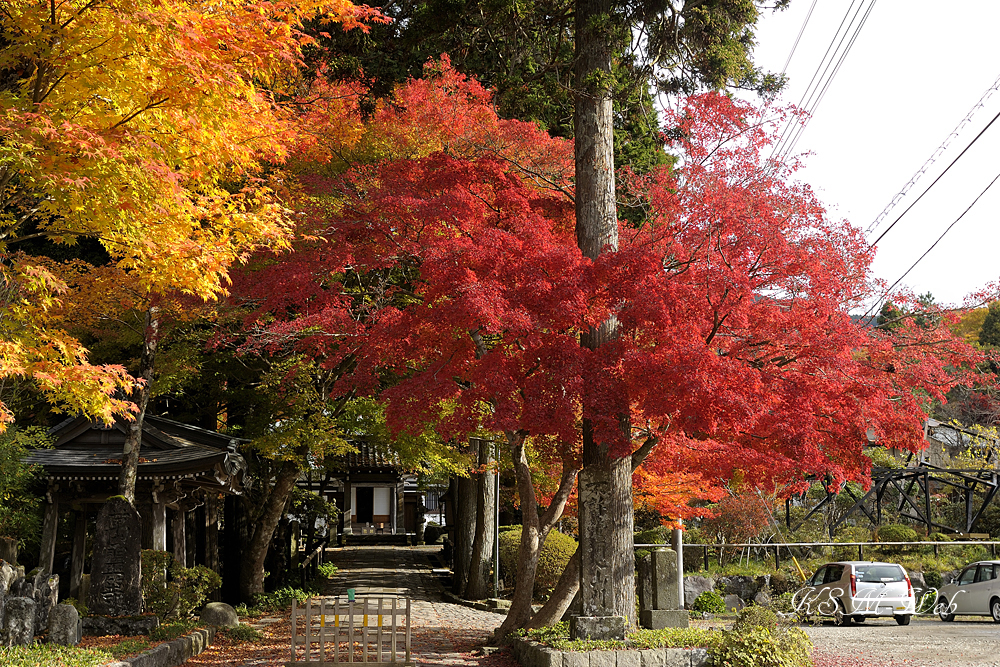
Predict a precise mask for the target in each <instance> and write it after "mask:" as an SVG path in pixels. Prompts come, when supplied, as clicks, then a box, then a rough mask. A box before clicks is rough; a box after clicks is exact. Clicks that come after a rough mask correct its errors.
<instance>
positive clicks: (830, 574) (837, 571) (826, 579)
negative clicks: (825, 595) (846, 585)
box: [823, 565, 844, 584]
mask: <svg viewBox="0 0 1000 667" xmlns="http://www.w3.org/2000/svg"><path fill="white" fill-rule="evenodd" d="M843 574H844V566H843V565H829V566H827V568H826V574H825V575H823V583H824V584H832V583H834V582H836V581H840V577H841V576H842V575H843Z"/></svg>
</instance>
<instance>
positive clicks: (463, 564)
mask: <svg viewBox="0 0 1000 667" xmlns="http://www.w3.org/2000/svg"><path fill="white" fill-rule="evenodd" d="M455 488H456V489H457V491H458V493H456V494H455V498H456V500H455V558H454V563H455V564H454V567H453V568H452V571H453V572H454V575H453V580H452V591H454V593H455V595H461V594H462V593H463V592H464V591H465V585H466V584H467V583H468V581H469V564H470V562H471V561H472V543H473V541H474V540H475V537H476V505H477V503H476V492H477V489H476V480H475V479H473V478H472V477H459V478H458V479H457V480H456V485H455Z"/></svg>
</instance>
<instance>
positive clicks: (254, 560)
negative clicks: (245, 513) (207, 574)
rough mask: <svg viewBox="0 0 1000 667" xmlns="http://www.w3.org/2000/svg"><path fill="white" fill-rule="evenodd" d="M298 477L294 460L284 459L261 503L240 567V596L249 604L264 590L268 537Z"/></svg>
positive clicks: (271, 533) (272, 534) (272, 535)
mask: <svg viewBox="0 0 1000 667" xmlns="http://www.w3.org/2000/svg"><path fill="white" fill-rule="evenodd" d="M298 476H299V467H298V465H296V464H295V462H294V461H285V462H284V463H282V464H281V468H280V469H279V470H278V474H277V476H276V477H275V480H274V486H273V487H271V493H270V494H268V496H267V500H266V501H265V502H264V510H263V511H262V512H261V515H260V517H259V518H258V519H257V525H256V527H254V530H253V536H252V537H251V538H250V543H249V544H248V545H247V549H246V551H245V552H244V553H243V561H242V564H241V567H240V598H241V599H242V600H243V601H244V602H247V603H248V604H249V603H250V602H251V601H253V597H254V595H257V594H258V593H263V592H264V559H265V558H267V550H268V547H269V546H270V544H271V538H272V537H274V531H275V529H276V528H277V527H278V521H280V520H281V515H282V514H283V513H284V511H285V504H286V503H287V502H288V497H289V496H290V495H291V493H292V489H294V488H295V480H296V479H298Z"/></svg>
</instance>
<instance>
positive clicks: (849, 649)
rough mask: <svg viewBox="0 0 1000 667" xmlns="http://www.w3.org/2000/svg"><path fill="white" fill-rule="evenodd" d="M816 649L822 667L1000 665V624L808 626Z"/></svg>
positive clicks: (929, 621) (928, 621) (930, 621)
mask: <svg viewBox="0 0 1000 667" xmlns="http://www.w3.org/2000/svg"><path fill="white" fill-rule="evenodd" d="M802 629H803V630H805V631H806V633H807V634H808V635H809V637H810V638H811V639H812V641H813V644H814V645H815V647H816V657H817V658H818V659H817V661H816V662H817V665H826V664H829V665H847V664H858V665H873V666H874V665H908V666H909V665H913V666H915V667H1000V625H998V624H996V623H993V622H992V621H991V620H988V619H982V620H980V619H976V618H973V619H962V620H957V621H955V622H953V623H942V622H941V621H939V620H937V619H936V618H914V619H913V620H912V621H911V623H910V624H909V625H906V626H900V625H896V623H895V621H893V620H891V619H884V620H882V619H879V620H875V619H872V620H868V621H866V622H865V623H863V624H860V625H857V624H855V625H850V626H846V627H837V626H835V625H833V623H830V622H827V623H824V624H822V625H803V626H802Z"/></svg>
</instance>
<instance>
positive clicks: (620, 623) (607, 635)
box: [569, 616, 626, 640]
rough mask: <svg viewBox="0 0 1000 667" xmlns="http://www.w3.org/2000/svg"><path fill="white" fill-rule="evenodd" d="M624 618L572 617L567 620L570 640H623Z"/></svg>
mask: <svg viewBox="0 0 1000 667" xmlns="http://www.w3.org/2000/svg"><path fill="white" fill-rule="evenodd" d="M625 625H626V620H625V617H624V616H573V617H572V618H570V619H569V636H570V639H597V640H603V639H625Z"/></svg>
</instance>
